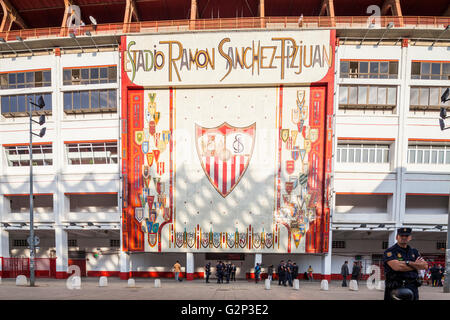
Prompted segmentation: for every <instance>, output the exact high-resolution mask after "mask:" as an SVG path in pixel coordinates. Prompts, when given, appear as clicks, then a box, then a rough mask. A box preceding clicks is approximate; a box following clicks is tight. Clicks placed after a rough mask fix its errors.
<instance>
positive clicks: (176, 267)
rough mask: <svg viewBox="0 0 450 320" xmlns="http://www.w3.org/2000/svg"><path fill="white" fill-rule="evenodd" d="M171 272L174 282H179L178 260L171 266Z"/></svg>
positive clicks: (179, 267) (179, 268)
mask: <svg viewBox="0 0 450 320" xmlns="http://www.w3.org/2000/svg"><path fill="white" fill-rule="evenodd" d="M173 272H174V273H175V281H179V280H180V279H179V278H178V277H179V275H180V272H181V264H180V262H179V261H178V260H177V262H175V264H174V265H173Z"/></svg>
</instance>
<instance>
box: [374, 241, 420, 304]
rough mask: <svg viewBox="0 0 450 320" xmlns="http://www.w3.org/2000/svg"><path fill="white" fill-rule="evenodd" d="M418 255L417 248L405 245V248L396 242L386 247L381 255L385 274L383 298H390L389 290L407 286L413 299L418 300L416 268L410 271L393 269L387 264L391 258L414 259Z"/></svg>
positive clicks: (418, 284)
mask: <svg viewBox="0 0 450 320" xmlns="http://www.w3.org/2000/svg"><path fill="white" fill-rule="evenodd" d="M418 257H420V254H419V251H417V249H414V248H411V247H410V246H407V247H406V248H402V247H400V246H399V245H398V244H397V243H396V244H394V245H393V246H392V247H390V248H388V249H387V250H386V251H385V252H384V255H383V266H384V274H385V276H386V281H385V284H386V286H385V290H384V300H392V298H391V292H392V290H394V289H397V288H402V287H405V288H409V289H411V290H412V292H413V293H414V300H419V290H418V287H419V286H420V283H419V281H418V277H419V275H418V272H417V270H412V271H394V270H393V269H392V268H391V267H389V265H388V264H387V262H388V261H391V260H399V261H412V262H414V261H416V259H417V258H418Z"/></svg>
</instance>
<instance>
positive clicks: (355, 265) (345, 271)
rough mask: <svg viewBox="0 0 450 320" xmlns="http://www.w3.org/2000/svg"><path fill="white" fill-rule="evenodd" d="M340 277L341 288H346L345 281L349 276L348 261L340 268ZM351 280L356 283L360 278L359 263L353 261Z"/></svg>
mask: <svg viewBox="0 0 450 320" xmlns="http://www.w3.org/2000/svg"><path fill="white" fill-rule="evenodd" d="M341 275H342V286H343V287H346V286H347V279H348V276H349V275H350V273H349V270H348V261H345V262H344V264H343V265H342V267H341ZM351 275H352V280H356V281H358V280H359V278H360V276H361V262H358V261H355V262H353V268H352V273H351Z"/></svg>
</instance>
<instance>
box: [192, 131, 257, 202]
mask: <svg viewBox="0 0 450 320" xmlns="http://www.w3.org/2000/svg"><path fill="white" fill-rule="evenodd" d="M255 130H256V123H253V124H252V125H250V126H248V127H242V128H238V127H233V126H231V125H229V124H228V123H226V122H224V123H223V124H221V125H220V126H218V127H215V128H204V127H201V126H199V125H197V124H196V125H195V141H196V147H197V154H198V156H199V159H200V163H201V164H202V167H203V170H204V171H205V173H206V176H207V177H208V179H209V181H210V182H211V184H212V185H213V186H214V188H215V189H216V190H217V191H218V192H219V193H220V194H221V195H222V197H224V198H225V197H226V196H227V195H228V194H230V192H231V191H233V189H234V187H236V185H237V184H238V183H239V181H240V179H241V178H242V176H243V175H244V173H245V171H246V170H247V167H248V164H249V162H250V159H251V157H252V154H253V147H254V142H255Z"/></svg>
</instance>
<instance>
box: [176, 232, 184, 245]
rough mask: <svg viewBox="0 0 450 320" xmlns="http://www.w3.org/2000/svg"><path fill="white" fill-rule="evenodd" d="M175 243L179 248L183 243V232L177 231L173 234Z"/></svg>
mask: <svg viewBox="0 0 450 320" xmlns="http://www.w3.org/2000/svg"><path fill="white" fill-rule="evenodd" d="M175 244H176V245H177V247H178V248H181V247H182V246H183V244H184V232H177V233H176V235H175Z"/></svg>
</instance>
